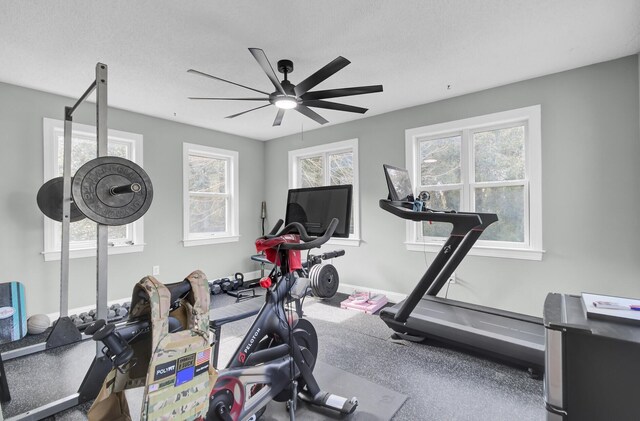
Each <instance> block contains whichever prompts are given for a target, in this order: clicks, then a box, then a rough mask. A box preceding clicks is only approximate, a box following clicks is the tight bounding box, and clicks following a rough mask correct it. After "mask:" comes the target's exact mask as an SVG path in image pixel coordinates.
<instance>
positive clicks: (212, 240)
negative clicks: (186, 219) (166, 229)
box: [182, 235, 240, 247]
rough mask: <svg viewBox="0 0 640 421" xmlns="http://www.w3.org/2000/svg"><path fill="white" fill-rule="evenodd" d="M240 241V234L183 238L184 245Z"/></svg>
mask: <svg viewBox="0 0 640 421" xmlns="http://www.w3.org/2000/svg"><path fill="white" fill-rule="evenodd" d="M237 241H240V236H239V235H227V236H224V237H223V236H218V237H213V236H212V237H207V238H190V239H185V240H182V245H183V246H184V247H194V246H208V245H210V244H223V243H234V242H237Z"/></svg>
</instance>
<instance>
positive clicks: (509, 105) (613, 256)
mask: <svg viewBox="0 0 640 421" xmlns="http://www.w3.org/2000/svg"><path fill="white" fill-rule="evenodd" d="M638 82H639V80H638V56H630V57H626V58H622V59H618V60H614V61H610V62H605V63H600V64H596V65H592V66H588V67H583V68H579V69H575V70H571V71H567V72H562V73H558V74H553V75H549V76H545V77H540V78H536V79H532V80H528V81H523V82H518V83H514V84H510V85H506V86H502V87H498V88H494V89H489V90H486V91H482V92H478V93H473V94H469V95H463V96H459V97H456V98H452V99H448V100H444V101H439V102H435V103H431V104H425V105H421V106H417V107H413V108H408V109H404V110H400V111H397V112H392V113H388V114H383V115H379V116H374V117H370V118H367V119H363V120H358V121H355V122H351V123H345V124H341V125H336V126H331V127H327V128H322V129H318V130H313V131H308V132H305V133H304V142H303V141H302V140H301V139H302V136H301V135H294V136H288V137H284V138H280V139H275V140H272V141H268V142H267V145H266V149H265V153H266V155H265V162H281V163H283V165H271V166H269V168H268V171H266V172H265V180H266V187H265V193H266V194H265V196H266V200H267V202H268V204H269V209H270V211H271V212H270V214H271V215H283V214H284V203H285V200H286V188H285V187H284V186H286V183H287V166H286V165H284V163H286V162H287V152H288V151H289V150H291V149H297V148H302V147H308V146H313V145H318V144H323V143H329V142H334V141H340V140H346V139H351V138H358V139H359V165H360V200H361V202H360V203H361V205H360V208H361V232H362V235H361V237H362V239H363V240H364V241H363V244H362V245H361V246H360V247H349V248H347V255H346V256H345V257H343V258H340V259H337V260H336V266H338V268H339V271H340V275H341V281H342V282H346V283H350V284H356V285H363V286H369V287H372V288H378V289H384V290H389V291H396V292H402V293H408V292H409V291H411V289H412V288H413V287H414V285H415V284H416V282H417V280H418V279H419V277H420V276H421V274H422V273H423V272H424V270H425V269H426V266H427V264H426V263H425V261H429V262H430V261H431V259H432V258H433V257H434V255H433V254H427V255H426V256H425V255H423V253H418V252H409V251H407V250H406V249H405V246H404V245H403V241H404V240H405V234H404V233H405V230H404V221H402V220H400V219H399V218H396V217H394V216H393V215H391V214H389V213H386V212H384V211H382V210H381V209H379V207H378V200H379V199H380V198H384V197H386V195H387V189H386V185H385V181H384V176H383V173H382V164H383V163H389V164H393V165H397V166H404V165H405V158H404V149H405V148H404V130H405V129H409V128H414V127H420V126H424V125H429V124H434V123H440V122H446V121H452V120H458V119H462V118H467V117H472V116H477V115H483V114H489V113H493V112H498V111H505V110H510V109H515V108H519V107H525V106H530V105H535V104H541V105H542V198H543V241H544V244H543V245H544V249H545V250H546V253H545V255H544V257H543V260H542V261H541V262H538V261H524V260H515V259H498V258H489V257H477V256H468V257H467V258H466V259H465V261H463V263H462V264H461V266H460V267H459V268H458V270H457V271H456V274H457V276H458V278H461V280H462V281H461V282H460V283H458V284H454V285H451V287H450V289H449V297H450V298H454V299H460V300H463V301H468V302H473V303H481V304H484V305H489V306H493V307H498V308H502V309H508V310H513V311H518V312H522V313H528V314H532V315H541V312H542V304H543V301H544V298H545V296H546V294H547V293H548V292H549V291H555V292H565V293H580V292H582V291H589V292H596V293H608V294H615V295H623V296H635V297H640V254H639V253H638V249H637V246H636V245H637V244H638V242H639V241H640V221H639V220H638V219H637V218H636V217H635V215H636V214H637V210H638V209H640V188H638V182H639V181H640V165H638V159H639V158H640V141H639V140H640V139H639V126H638V116H639V113H640V110H639V106H638V97H639V95H638V92H639V87H638ZM347 102H348V101H347ZM327 117H328V119H329V120H330V119H331V118H330V115H328V114H327Z"/></svg>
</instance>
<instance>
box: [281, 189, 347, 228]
mask: <svg viewBox="0 0 640 421" xmlns="http://www.w3.org/2000/svg"><path fill="white" fill-rule="evenodd" d="M352 195H353V187H352V186H351V185H350V184H346V185H342V186H326V187H307V188H302V189H291V190H289V195H288V197H287V214H286V218H285V221H286V223H287V224H289V223H291V222H300V223H301V224H302V225H304V227H305V229H306V230H307V232H308V233H309V235H313V236H316V237H319V236H322V235H323V234H324V232H325V231H326V230H327V227H328V226H329V223H330V222H331V220H332V219H333V218H338V221H339V223H338V228H336V231H335V232H334V233H333V235H332V237H340V238H347V237H349V226H350V223H351V197H352Z"/></svg>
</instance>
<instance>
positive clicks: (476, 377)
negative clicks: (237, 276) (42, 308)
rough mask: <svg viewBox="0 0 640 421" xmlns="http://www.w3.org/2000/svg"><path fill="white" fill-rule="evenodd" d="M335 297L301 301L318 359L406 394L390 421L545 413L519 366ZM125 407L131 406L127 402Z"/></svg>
mask: <svg viewBox="0 0 640 421" xmlns="http://www.w3.org/2000/svg"><path fill="white" fill-rule="evenodd" d="M230 298H231V297H227V296H215V297H213V306H221V305H227V304H230V303H232V302H233V299H230ZM335 303H336V300H334V301H333V303H329V304H327V303H323V302H321V301H316V300H313V299H307V301H306V303H305V306H304V311H305V316H306V317H307V318H308V319H309V320H310V321H311V322H312V323H313V324H314V326H315V328H316V330H317V332H318V336H319V343H320V344H319V346H320V350H319V354H318V359H319V360H321V361H323V362H325V363H327V364H330V365H332V366H334V367H337V368H339V369H342V370H345V371H348V372H350V373H352V374H355V375H357V376H360V377H363V378H365V379H367V380H369V381H371V382H373V383H376V384H379V385H381V386H384V387H386V388H388V389H391V390H394V391H397V392H399V393H402V394H405V395H407V396H408V399H407V400H406V402H405V403H404V405H403V406H402V407H401V408H400V410H399V411H398V412H397V413H396V415H395V417H394V418H393V419H394V420H398V421H400V420H474V421H477V420H492V421H493V420H543V419H545V410H544V400H543V397H542V381H540V380H535V379H532V378H530V377H529V376H528V375H527V373H526V372H525V371H524V370H522V369H518V368H513V367H510V366H506V365H503V364H500V363H498V362H494V361H490V360H486V359H483V358H481V357H477V356H475V355H471V354H468V353H465V352H462V351H459V350H453V349H450V348H447V347H444V346H442V345H440V344H438V343H429V342H427V343H421V344H416V343H411V342H405V341H394V340H391V339H390V335H391V333H392V332H391V330H390V329H389V328H388V327H387V326H386V325H385V324H384V323H383V322H382V321H381V320H380V318H379V317H377V316H371V315H366V314H363V313H359V312H355V311H351V310H342V309H340V308H338V307H336V306H335ZM331 304H333V305H331ZM250 323H251V320H250V319H246V320H242V321H239V322H234V323H231V324H227V325H225V326H224V327H223V329H222V338H221V340H222V346H221V352H220V365H221V366H224V365H225V363H226V361H227V360H228V358H229V357H230V355H231V354H232V353H233V351H234V350H235V347H237V345H238V344H239V341H240V339H241V337H242V335H244V333H245V331H246V330H247V329H248V327H249V325H250ZM70 355H73V352H71V353H70ZM27 358H32V357H27ZM75 363H78V360H75ZM12 364H15V362H14V361H9V362H8V363H7V371H8V372H7V376H8V378H9V381H10V384H11V382H12V379H15V377H14V376H12V372H11V371H12V367H11V365H12ZM79 365H80V364H77V365H76V364H74V366H75V367H78V366H79ZM21 377H22V376H21ZM13 382H14V384H15V380H13ZM31 386H33V385H31ZM72 387H73V386H72ZM75 387H77V385H76V386H75ZM74 391H75V389H71V390H69V392H71V393H72V392H74ZM359 392H362V391H358V390H354V391H353V392H352V393H353V395H355V396H358V393H359ZM31 393H35V391H33V392H31ZM61 393H62V392H61ZM61 396H64V394H62V395H61ZM131 406H132V410H133V407H134V405H131ZM86 409H87V406H86V405H85V406H84V407H80V408H76V409H74V410H70V411H66V412H64V413H62V414H59V415H58V416H56V418H55V419H58V420H83V419H86V416H84V413H86ZM5 415H7V414H6V413H5Z"/></svg>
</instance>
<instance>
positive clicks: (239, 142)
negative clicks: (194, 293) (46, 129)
mask: <svg viewBox="0 0 640 421" xmlns="http://www.w3.org/2000/svg"><path fill="white" fill-rule="evenodd" d="M74 101H75V99H69V98H64V97H60V96H56V95H51V94H46V93H43V92H38V91H34V90H30V89H25V88H20V87H16V86H13V85H7V84H2V83H0V128H1V130H0V137H1V138H0V139H1V140H0V142H1V144H2V161H1V164H2V166H1V168H0V171H1V174H2V176H1V177H0V221H2V222H1V224H2V235H1V236H0V245H1V247H0V282H7V281H10V280H17V281H21V282H23V283H24V285H25V287H26V290H27V292H26V294H27V311H28V313H29V314H34V313H38V312H56V311H58V305H59V301H58V300H59V298H58V297H59V295H58V290H59V289H58V285H59V279H60V275H59V271H60V263H59V261H51V262H44V259H43V256H42V255H41V254H40V253H41V252H42V250H43V235H44V234H43V218H44V217H43V215H42V214H41V213H40V211H39V209H38V207H37V206H36V201H35V197H36V192H37V191H38V189H39V188H40V186H41V185H42V177H43V175H42V171H43V169H42V165H43V151H42V118H43V117H50V118H57V119H62V118H63V111H64V107H65V106H68V105H72V104H73V102H74ZM74 121H76V122H78V123H83V124H91V125H95V107H94V105H93V104H86V105H82V106H81V108H80V109H78V111H77V112H76V113H75V115H74ZM108 125H109V128H111V129H116V130H124V131H128V132H134V133H140V134H142V135H143V136H144V168H145V170H146V171H147V173H148V174H149V176H150V177H151V180H152V182H153V186H154V201H153V204H152V206H151V208H150V209H149V211H148V213H147V214H146V215H145V217H144V228H145V242H146V244H147V245H146V247H145V249H144V252H142V253H131V254H123V255H113V256H110V259H109V279H110V283H109V299H117V298H122V297H127V296H130V294H131V289H132V287H133V285H134V284H135V282H137V281H138V280H140V279H141V278H142V277H143V276H145V275H147V274H150V273H151V269H152V266H153V265H159V266H160V275H159V276H158V278H159V279H160V280H162V281H163V282H176V281H179V280H181V279H183V278H184V276H185V275H187V274H188V273H190V272H191V271H192V270H194V269H197V268H199V269H202V270H203V271H204V272H205V273H206V274H207V275H208V276H209V278H215V277H219V276H222V275H228V274H232V273H235V272H237V271H244V272H246V271H253V270H255V269H256V268H255V266H254V265H253V264H252V263H251V262H250V260H249V259H248V256H249V255H250V254H251V253H252V252H253V251H254V246H253V242H254V240H255V238H256V237H257V236H258V235H259V232H260V202H261V200H262V197H263V184H262V179H261V177H262V174H263V173H264V169H263V165H264V159H263V158H264V143H263V142H260V141H255V140H250V139H246V138H242V137H238V136H232V135H228V134H224V133H219V132H215V131H211V130H206V129H201V128H196V127H192V126H187V125H184V124H178V123H174V122H171V121H167V120H161V119H157V118H152V117H148V116H144V115H141V114H135V113H131V112H126V111H122V110H117V109H110V110H109V124H108ZM182 142H190V143H197V144H202V145H208V146H215V147H220V148H225V149H230V150H235V151H238V152H239V165H240V186H239V187H240V234H241V239H240V241H239V242H237V243H229V244H220V245H209V246H199V247H186V248H185V247H183V246H182V243H181V240H182ZM70 271H71V274H70V278H71V279H70V291H71V293H70V307H71V308H73V307H79V306H85V305H91V304H92V303H93V304H95V279H96V275H95V258H79V259H72V260H71V264H70Z"/></svg>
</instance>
